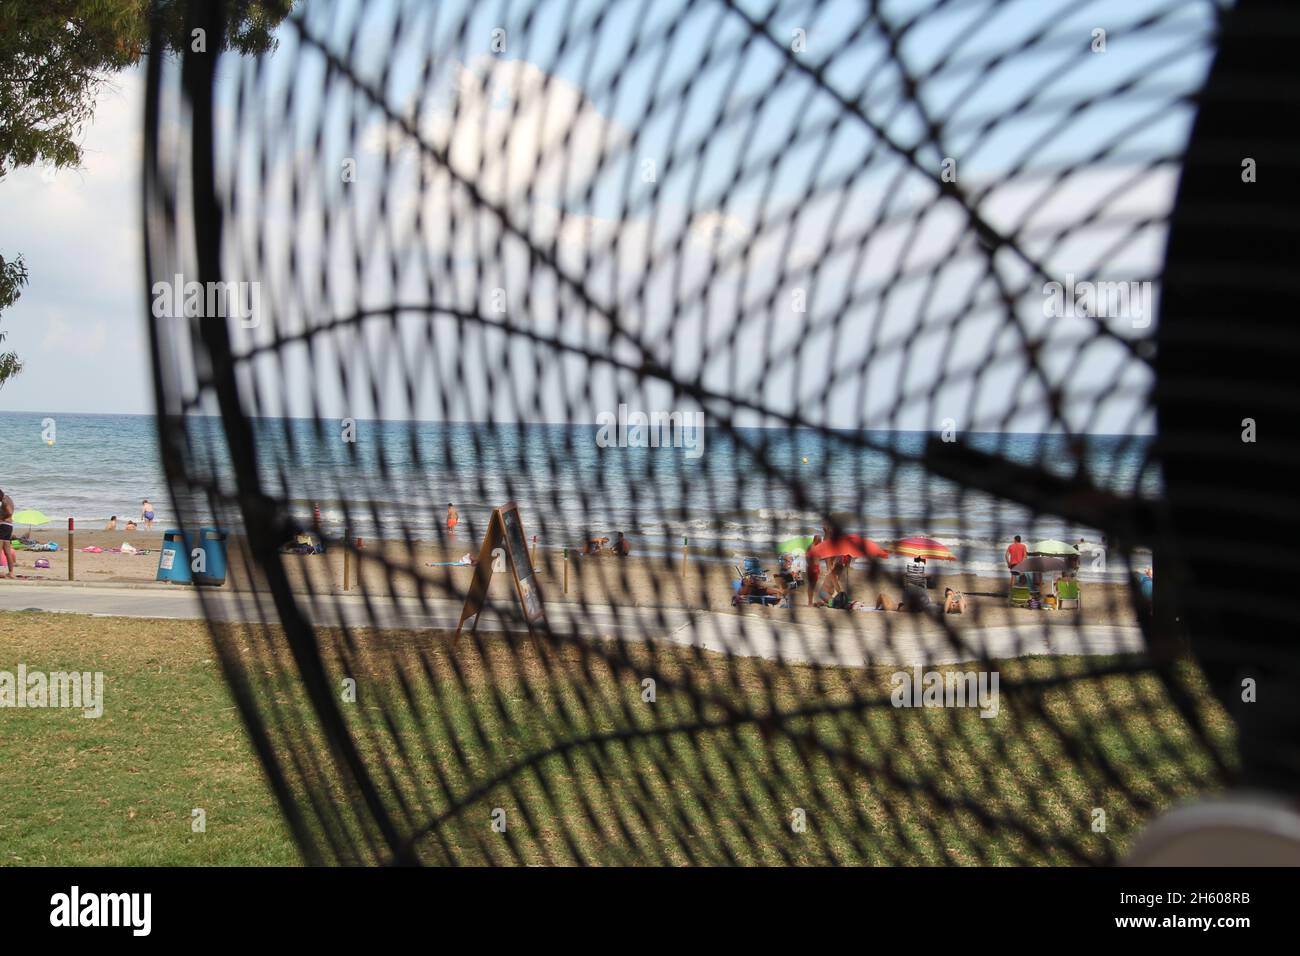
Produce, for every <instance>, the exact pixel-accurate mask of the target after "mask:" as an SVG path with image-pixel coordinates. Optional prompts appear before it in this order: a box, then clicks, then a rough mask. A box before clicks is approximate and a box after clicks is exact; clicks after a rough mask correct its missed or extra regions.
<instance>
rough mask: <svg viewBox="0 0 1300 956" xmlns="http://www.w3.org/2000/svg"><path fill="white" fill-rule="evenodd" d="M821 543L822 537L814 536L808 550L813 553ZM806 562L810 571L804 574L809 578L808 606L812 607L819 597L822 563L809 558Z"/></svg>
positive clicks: (806, 558)
mask: <svg viewBox="0 0 1300 956" xmlns="http://www.w3.org/2000/svg"><path fill="white" fill-rule="evenodd" d="M821 542H822V536H821V535H819V534H815V535H813V539H812V544H811V545H810V546H809V548H808V550H809V551H811V550H812V549H813V548H815V547H817V545H819V544H821ZM804 560H805V561H806V562H807V564H808V570H807V571H805V572H804V573H805V576H806V577H807V578H808V606H809V607H812V606H813V598H815V597H816V596H817V578H819V577H820V576H821V573H822V563H821V562H820V561H817V560H815V559H814V558H809V557H805V558H804Z"/></svg>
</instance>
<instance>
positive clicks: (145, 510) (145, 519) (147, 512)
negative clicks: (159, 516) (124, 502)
mask: <svg viewBox="0 0 1300 956" xmlns="http://www.w3.org/2000/svg"><path fill="white" fill-rule="evenodd" d="M153 519H154V513H153V505H151V504H149V499H148V498H145V499H144V500H142V501H141V502H140V521H141V522H142V523H143V524H144V526H145V528H152V527H153Z"/></svg>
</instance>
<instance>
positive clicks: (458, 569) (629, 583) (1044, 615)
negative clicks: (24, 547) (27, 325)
mask: <svg viewBox="0 0 1300 956" xmlns="http://www.w3.org/2000/svg"><path fill="white" fill-rule="evenodd" d="M20 530H22V529H20ZM33 537H35V538H36V539H37V540H38V541H48V540H53V541H56V542H58V544H59V547H60V550H59V551H55V552H44V553H36V552H30V551H19V552H17V558H18V567H17V569H16V573H17V574H18V576H19V577H20V578H22V579H24V580H26V581H27V582H29V583H37V582H49V583H50V584H51V585H57V584H60V583H64V584H66V583H67V582H68V552H67V550H66V543H67V534H66V532H58V533H54V534H46V533H41V531H40V529H36V531H34V532H33ZM123 542H130V543H131V545H132V546H133V547H136V548H139V549H142V550H145V549H147V550H149V551H150V552H151V553H150V554H145V555H127V554H115V553H110V552H109V551H108V550H107V549H108V548H114V547H120V546H121V545H122V543H123ZM75 546H76V548H77V551H76V553H75V567H74V571H75V579H76V581H77V582H78V583H81V584H112V585H118V586H120V585H138V586H154V587H179V586H183V585H175V584H166V583H158V584H155V583H154V582H155V575H156V573H157V569H158V558H159V551H160V549H161V546H162V531H161V530H160V529H155V530H154V531H134V532H126V531H121V530H119V531H77V532H76V538H75ZM92 546H94V547H100V548H104V549H105V551H104V552H103V553H100V554H89V553H85V552H82V551H81V550H80V549H81V548H84V547H92ZM466 552H469V553H472V554H474V555H475V556H477V554H478V542H470V541H469V540H467V539H466V540H462V541H460V542H453V543H452V544H450V545H441V544H439V543H437V542H432V541H418V542H415V543H414V544H413V545H408V544H406V543H404V542H392V541H390V542H370V543H369V544H368V545H367V546H366V547H364V548H363V549H362V550H361V551H360V552H358V553H357V554H356V555H355V557H354V559H353V560H352V561H351V562H350V564H351V579H352V587H351V589H350V593H353V594H358V595H359V594H361V593H362V591H361V587H362V585H364V588H365V590H366V591H367V592H368V593H369V594H370V595H372V596H377V597H382V596H414V595H417V594H421V593H422V594H423V595H424V596H425V597H428V598H442V599H454V600H463V599H464V596H465V593H466V591H467V589H468V587H469V584H470V581H471V579H472V577H473V573H474V569H473V568H472V567H469V566H454V567H447V566H437V567H431V566H429V565H431V564H435V563H436V562H442V561H455V560H457V559H458V558H459V557H460V556H461V555H462V554H465V553H466ZM228 553H229V564H230V570H229V574H228V576H227V580H226V584H225V585H224V586H225V587H226V588H232V587H237V588H240V589H244V590H246V589H249V588H250V587H253V588H258V589H262V588H265V587H266V584H265V581H264V578H263V577H262V575H261V574H260V572H259V573H257V574H251V575H250V573H249V562H248V560H247V549H246V545H245V544H244V542H243V541H242V540H240V539H239V538H238V537H235V536H232V538H231V539H230V541H229V542H228ZM37 558H47V559H48V560H49V562H50V567H49V568H48V569H36V568H34V567H33V563H34V561H35V559H37ZM565 564H566V562H565V561H564V558H563V555H562V553H561V551H559V550H555V549H538V551H537V556H536V565H537V576H536V580H537V583H538V585H539V587H540V588H541V590H542V593H543V595H544V597H545V600H546V602H547V603H556V602H569V603H578V602H583V601H585V602H587V603H590V604H615V605H632V606H637V607H671V608H687V609H700V610H713V611H723V612H726V613H733V614H750V615H771V614H774V613H779V614H782V615H786V614H788V615H789V616H790V617H791V618H793V619H794V620H796V621H799V622H807V623H822V624H825V623H826V622H828V621H829V622H831V623H832V624H834V623H837V622H839V621H840V620H844V621H845V623H850V622H849V621H848V620H847V617H848V615H850V614H852V615H854V617H858V618H861V617H865V616H871V615H860V614H858V613H857V612H849V611H831V610H826V609H822V608H809V607H806V606H805V602H806V600H807V598H806V595H805V593H804V592H802V591H796V592H795V605H796V606H795V608H794V610H793V611H792V612H788V611H784V610H781V611H779V612H776V611H773V610H772V609H767V608H762V607H759V606H756V605H750V606H748V607H744V608H733V607H732V606H731V595H732V584H731V582H732V580H733V579H734V578H735V577H736V576H737V575H736V571H735V568H734V567H732V566H731V564H730V563H727V562H719V561H713V560H701V559H695V558H688V560H687V563H686V573H685V576H684V577H683V575H682V558H681V555H680V554H679V555H677V556H676V557H675V558H673V559H671V560H668V559H664V558H642V557H637V556H635V555H634V556H632V557H629V558H623V559H620V558H615V557H613V556H612V555H608V556H587V557H584V556H581V555H578V554H577V553H576V551H575V550H573V549H571V550H570V557H569V560H568V562H567V565H568V568H567V571H568V573H567V591H566V588H565ZM775 564H776V562H775V559H773V560H772V561H771V562H769V563H768V564H767V567H768V568H769V570H771V569H773V568H774V567H775ZM901 564H902V563H901V561H899V560H897V559H895V560H890V561H886V562H885V563H884V564H883V565H882V566H881V573H880V575H879V576H878V577H877V578H875V579H872V578H871V577H870V574H869V572H867V571H860V570H857V569H854V570H852V571H850V573H849V576H848V582H847V583H848V588H849V592H850V595H851V597H852V599H853V600H856V601H862V602H865V603H866V604H867V605H869V606H870V605H874V604H875V599H876V595H877V594H879V593H882V592H883V593H884V594H885V595H886V597H887V598H888V599H889V600H890V601H898V600H900V599H901V594H902V588H901V586H900V584H899V581H898V575H899V573H900V570H901ZM281 567H282V568H283V569H284V572H285V574H286V576H287V578H288V580H289V583H290V586H291V587H292V588H293V589H294V590H295V591H300V592H312V593H344V590H343V571H344V558H343V553H342V550H341V549H339V548H331V550H330V552H329V553H327V554H324V555H298V554H285V555H282V556H281ZM358 568H359V569H360V571H359V573H358ZM931 574H932V575H933V576H935V577H937V582H936V588H935V590H932V591H931V595H932V598H933V599H934V600H936V601H940V602H941V601H942V596H943V588H944V587H955V588H957V589H959V590H961V591H963V592H964V593H965V595H966V598H967V604H968V611H967V613H966V614H964V615H960V616H957V615H949V622H950V623H952V625H953V626H954V627H963V628H964V627H991V626H998V625H1006V624H1026V623H1034V622H1037V621H1042V622H1043V623H1049V621H1050V623H1051V624H1052V625H1054V626H1060V625H1065V626H1068V625H1069V624H1071V623H1079V624H1136V623H1137V619H1136V615H1135V613H1134V610H1133V598H1132V596H1131V594H1130V589H1129V588H1128V587H1127V586H1126V585H1123V584H1116V583H1102V582H1089V581H1087V580H1086V578H1085V579H1084V580H1083V581H1082V582H1081V592H1082V597H1083V607H1082V609H1081V610H1080V611H1062V612H1056V611H1051V610H1044V611H1028V610H1023V609H1018V608H1011V607H1009V606H1007V603H1006V591H1007V584H1008V581H1007V579H1005V578H988V577H977V576H975V575H951V576H947V575H945V574H944V571H943V565H942V563H941V562H934V563H932V564H931ZM358 577H359V578H360V583H359V582H358ZM3 583H4V582H3V581H0V586H2V585H3ZM489 598H490V600H491V601H493V602H497V601H507V602H508V601H514V600H515V595H514V586H513V582H512V579H511V575H510V574H509V573H497V574H495V575H493V581H492V585H491V589H490V591H489ZM875 617H879V618H888V619H889V620H898V619H905V618H906V617H907V615H902V614H899V615H895V614H888V615H875Z"/></svg>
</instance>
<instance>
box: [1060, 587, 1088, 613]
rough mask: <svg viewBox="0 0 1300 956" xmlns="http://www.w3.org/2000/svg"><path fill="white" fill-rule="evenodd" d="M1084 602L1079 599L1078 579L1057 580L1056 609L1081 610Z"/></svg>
mask: <svg viewBox="0 0 1300 956" xmlns="http://www.w3.org/2000/svg"><path fill="white" fill-rule="evenodd" d="M1082 606H1083V604H1082V603H1081V601H1080V599H1079V582H1078V581H1057V582H1056V609H1057V610H1058V611H1065V610H1076V611H1077V610H1079V609H1080V608H1081V607H1082Z"/></svg>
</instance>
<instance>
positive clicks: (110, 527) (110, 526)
mask: <svg viewBox="0 0 1300 956" xmlns="http://www.w3.org/2000/svg"><path fill="white" fill-rule="evenodd" d="M104 530H105V531H116V530H117V515H113V517H111V518H109V519H108V523H107V524H105V525H104Z"/></svg>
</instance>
